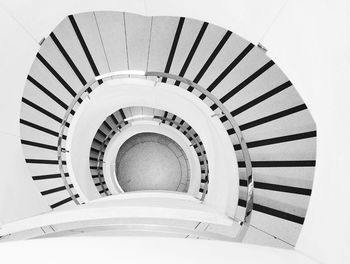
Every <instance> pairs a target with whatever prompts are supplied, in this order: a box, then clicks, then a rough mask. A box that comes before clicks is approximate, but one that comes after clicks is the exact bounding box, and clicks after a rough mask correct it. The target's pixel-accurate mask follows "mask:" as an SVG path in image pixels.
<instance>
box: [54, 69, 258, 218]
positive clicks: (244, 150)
mask: <svg viewBox="0 0 350 264" xmlns="http://www.w3.org/2000/svg"><path fill="white" fill-rule="evenodd" d="M113 76H128V77H131V76H145V77H157V79H159V78H160V77H165V78H169V79H173V80H176V81H179V82H182V83H185V84H187V85H189V86H191V87H193V88H194V89H196V90H198V91H199V92H200V93H202V94H204V95H205V96H206V97H207V98H209V99H210V100H211V101H212V102H214V103H215V104H216V105H217V106H218V108H219V109H220V110H221V112H222V113H223V114H224V115H225V116H226V117H227V119H228V121H229V123H230V124H231V126H232V127H233V129H234V131H235V134H236V136H237V139H238V142H239V144H240V145H241V150H242V153H243V158H244V162H245V165H246V166H245V167H246V180H247V200H246V210H245V216H244V221H243V223H247V222H249V221H250V218H251V213H252V210H253V196H254V193H253V192H254V180H253V175H252V162H251V159H250V155H249V151H248V147H247V144H246V142H245V140H244V137H243V134H242V132H241V130H240V128H239V126H238V124H237V123H236V122H235V120H234V119H233V117H232V115H231V113H230V112H229V110H228V109H227V108H226V107H225V106H224V105H223V103H221V102H220V100H219V99H217V98H216V97H215V96H214V95H212V94H211V93H210V92H208V91H207V90H206V89H204V88H203V87H201V86H200V85H198V84H197V83H195V82H193V81H191V80H188V79H186V78H184V77H180V76H177V75H173V74H169V73H163V72H143V71H119V72H110V73H107V74H103V75H99V76H97V77H95V78H94V79H92V80H91V81H89V82H88V83H87V84H85V85H84V87H83V88H82V89H81V90H80V91H79V92H78V93H77V95H76V96H75V97H74V99H73V101H72V102H71V104H70V105H69V107H68V108H67V110H66V113H65V115H64V118H63V120H62V123H61V126H60V129H59V137H58V147H57V157H58V164H59V168H60V174H61V178H62V180H63V182H64V186H65V187H66V189H67V191H68V193H69V195H70V196H71V198H72V199H73V201H74V202H75V203H76V204H79V201H78V200H77V199H76V198H75V196H74V194H73V192H72V190H71V189H70V187H69V184H68V182H67V179H66V176H65V174H64V170H63V162H62V146H61V144H62V137H63V134H64V131H65V124H66V123H67V119H68V117H69V115H70V114H71V110H72V109H73V108H74V106H75V105H76V103H77V102H78V100H79V98H80V97H81V96H82V95H83V94H84V93H86V92H88V89H89V88H90V86H92V85H93V84H94V83H95V82H97V81H99V80H102V79H105V78H109V77H113Z"/></svg>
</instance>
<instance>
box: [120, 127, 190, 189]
mask: <svg viewBox="0 0 350 264" xmlns="http://www.w3.org/2000/svg"><path fill="white" fill-rule="evenodd" d="M189 170H190V168H189V165H188V161H187V157H186V156H185V153H184V152H183V150H182V149H181V147H180V146H179V145H178V144H177V143H176V142H174V141H173V140H172V139H170V138H168V137H166V136H163V135H160V134H156V133H141V134H137V135H135V136H133V137H131V138H130V139H128V140H127V141H126V142H125V143H124V144H123V145H122V147H121V148H120V149H119V151H118V155H117V159H116V176H117V181H118V183H119V185H120V187H121V188H122V189H123V190H124V191H125V192H128V191H141V190H167V191H181V192H184V191H187V188H188V183H189V175H190V173H189Z"/></svg>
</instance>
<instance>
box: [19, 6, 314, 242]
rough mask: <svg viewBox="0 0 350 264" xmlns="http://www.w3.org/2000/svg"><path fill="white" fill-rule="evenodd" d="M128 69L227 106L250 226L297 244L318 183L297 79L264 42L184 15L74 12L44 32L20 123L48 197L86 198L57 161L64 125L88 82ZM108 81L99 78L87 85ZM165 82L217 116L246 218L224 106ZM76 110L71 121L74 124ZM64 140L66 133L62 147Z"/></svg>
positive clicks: (58, 201)
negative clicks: (249, 204) (250, 191)
mask: <svg viewBox="0 0 350 264" xmlns="http://www.w3.org/2000/svg"><path fill="white" fill-rule="evenodd" d="M124 70H135V71H136V70H137V71H143V72H146V73H147V72H160V73H169V74H172V75H175V76H178V77H183V78H185V79H187V80H190V81H192V82H193V83H195V84H198V85H200V86H201V87H203V88H205V89H206V91H207V92H209V93H210V94H211V95H212V96H213V97H215V98H217V99H218V100H219V101H220V103H222V104H223V105H224V106H225V107H226V109H228V110H229V111H230V114H231V117H232V118H233V119H234V120H235V122H236V123H237V124H238V125H239V129H240V131H241V132H242V136H243V138H244V141H245V142H246V146H247V147H248V150H249V156H250V159H251V165H252V177H253V180H254V198H253V211H252V213H251V216H250V217H251V219H250V224H249V225H250V226H251V227H253V228H256V229H258V230H262V231H263V232H266V233H268V234H270V235H272V236H276V237H278V238H279V239H281V240H283V241H286V242H287V243H289V244H292V245H295V243H296V240H297V238H298V235H299V232H300V230H301V227H302V224H303V222H304V219H305V215H306V211H307V207H308V202H309V198H310V195H311V190H312V183H313V177H314V168H315V155H316V125H315V122H314V121H313V119H312V117H311V114H310V112H309V111H308V109H307V106H306V105H305V103H304V102H303V100H302V98H301V97H300V96H299V94H298V92H297V90H296V89H295V87H294V86H293V84H292V82H291V81H290V80H288V78H287V77H286V76H285V74H284V73H283V72H282V71H281V69H280V68H279V67H278V66H277V65H276V64H275V63H274V62H273V61H272V60H271V59H270V58H269V57H268V56H267V55H266V53H265V51H264V50H263V49H261V48H260V47H258V46H256V45H254V44H252V43H250V42H249V41H247V40H244V39H242V38H241V37H239V36H238V35H236V34H234V33H233V32H231V31H229V30H226V29H224V28H221V27H219V26H216V25H212V24H209V23H207V22H203V21H198V20H193V19H190V18H184V17H146V16H141V15H136V14H130V13H122V12H111V11H106V12H88V13H81V14H74V15H70V16H68V17H66V18H65V19H64V20H63V21H62V22H61V23H60V24H59V25H58V26H57V27H56V28H55V29H54V30H53V32H51V34H50V35H49V36H48V37H47V38H46V39H45V41H44V42H43V44H42V46H41V48H40V50H39V52H38V53H37V55H36V58H35V60H34V62H33V65H32V67H31V69H30V72H29V74H28V77H27V82H26V84H25V89H24V93H23V98H22V108H21V119H20V123H21V142H22V146H23V150H24V155H25V158H26V162H27V164H28V166H29V169H30V172H31V176H32V178H33V180H34V181H35V183H36V185H37V187H38V189H39V191H40V192H41V194H42V195H43V197H44V198H45V200H46V202H47V204H48V205H50V206H51V208H52V209H57V208H70V207H74V206H76V205H77V204H79V203H81V201H80V197H79V194H78V192H77V191H76V190H75V188H74V186H73V183H72V181H71V180H70V177H69V174H68V172H67V168H65V172H66V173H65V179H66V181H67V183H68V185H69V189H70V191H71V193H72V194H73V195H74V198H75V199H73V198H72V197H71V195H70V194H69V192H68V191H67V186H66V185H64V184H63V181H62V176H61V173H60V169H59V166H58V160H57V150H58V149H57V146H58V136H59V133H58V131H60V126H61V124H62V122H63V119H64V115H65V113H66V110H67V109H68V108H69V106H70V104H71V102H72V100H73V99H74V97H75V96H76V95H77V94H78V92H79V91H80V90H81V89H82V87H83V86H85V85H86V84H87V83H88V82H89V81H91V80H94V78H95V77H97V76H100V75H102V74H106V73H110V72H116V71H124ZM104 81H105V80H104V79H99V80H98V82H95V83H94V84H93V85H92V86H91V87H89V92H91V91H92V90H94V89H95V88H96V87H98V85H100V84H102V83H103V82H104ZM159 81H161V82H166V83H169V84H171V85H174V86H178V87H179V89H185V90H187V91H188V93H193V94H194V95H196V96H197V97H199V98H200V99H201V100H202V102H203V103H205V104H206V105H207V106H208V107H209V108H211V110H212V111H213V115H216V116H218V117H219V118H220V120H221V122H222V125H223V126H224V127H225V128H226V130H227V135H228V136H229V137H230V139H231V142H232V147H233V148H234V150H235V151H236V156H237V160H238V167H239V174H240V190H239V197H240V199H239V202H238V206H239V207H238V211H237V214H236V216H237V218H238V219H241V220H244V217H245V215H244V214H245V210H246V197H247V194H246V192H247V185H249V184H247V178H246V160H245V158H244V156H243V155H242V145H241V144H240V141H239V140H237V137H236V132H237V131H235V130H234V129H233V128H232V127H231V126H230V124H229V122H228V121H229V120H228V118H227V116H226V115H223V114H222V112H221V110H220V108H219V106H218V105H217V104H215V103H213V101H212V100H210V99H209V98H208V97H207V96H206V95H204V94H203V93H200V92H199V91H198V90H197V89H194V87H193V86H191V85H189V84H188V83H186V82H180V81H179V80H173V79H170V78H165V77H163V78H161V79H160V80H159ZM83 99H84V98H79V100H78V104H79V103H81V102H82V101H83ZM75 110H76V109H72V110H71V111H70V114H71V115H70V116H69V118H68V122H67V123H65V124H64V125H65V126H66V128H67V129H68V128H69V121H70V119H71V118H72V116H73V115H74V113H75ZM116 110H118V109H116ZM164 115H165V112H164V113H163V114H162V117H164ZM169 118H172V116H171V117H169ZM120 121H121V120H120ZM168 123H170V122H169V121H168ZM189 125H190V124H189ZM65 139H66V135H63V142H62V145H63V148H64V145H65ZM213 140H216V139H213ZM209 162H210V160H209ZM63 165H64V167H65V165H66V164H65V156H64V153H63ZM208 191H209V192H210V190H208Z"/></svg>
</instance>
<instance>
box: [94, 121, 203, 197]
mask: <svg viewBox="0 0 350 264" xmlns="http://www.w3.org/2000/svg"><path fill="white" fill-rule="evenodd" d="M137 119H140V120H147V119H149V120H154V119H159V120H162V121H163V120H165V121H168V122H172V123H174V124H175V125H177V126H179V127H180V128H181V129H183V130H184V131H186V133H187V134H188V135H189V136H190V137H191V138H193V141H194V142H195V144H197V146H198V148H199V151H200V153H201V155H202V157H203V159H204V175H205V178H209V177H208V162H207V158H206V154H205V153H204V151H203V149H202V148H201V147H200V144H199V141H198V140H197V139H196V138H195V137H194V135H192V133H191V132H190V131H188V130H187V129H186V128H184V127H183V125H181V124H180V123H179V122H176V121H175V120H172V119H170V118H166V117H161V116H159V117H154V116H153V117H149V118H146V117H144V116H143V117H139V118H137ZM133 120H136V119H133ZM129 121H130V120H129V119H128V120H123V121H122V122H120V123H118V126H120V125H122V124H124V123H126V122H129ZM118 126H117V127H116V128H117V131H120V129H119V128H118ZM115 130H116V129H115V128H113V129H112V130H111V131H110V132H109V133H108V134H107V135H106V137H105V138H104V139H103V141H102V143H101V145H100V149H99V152H98V155H97V176H98V179H99V181H100V183H101V186H102V189H103V191H104V193H106V189H105V188H104V186H103V184H102V178H101V173H100V163H101V162H100V161H101V156H102V150H103V149H104V146H105V142H106V141H107V140H108V139H109V137H110V135H111V134H112V133H113V132H114V131H115ZM207 189H208V181H206V182H205V187H204V189H203V190H204V191H203V193H202V197H201V199H200V200H201V201H204V198H205V194H206V190H207Z"/></svg>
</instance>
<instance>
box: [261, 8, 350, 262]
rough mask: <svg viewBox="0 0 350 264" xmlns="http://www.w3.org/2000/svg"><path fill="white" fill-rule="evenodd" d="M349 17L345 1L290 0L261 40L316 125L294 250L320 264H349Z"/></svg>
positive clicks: (349, 9) (349, 11)
mask: <svg viewBox="0 0 350 264" xmlns="http://www.w3.org/2000/svg"><path fill="white" fill-rule="evenodd" d="M349 13H350V2H349V1H289V3H288V5H287V6H286V8H285V10H284V12H283V13H282V14H281V16H280V18H279V19H277V20H276V24H275V25H274V26H273V27H272V29H271V31H270V33H269V34H268V35H267V36H266V40H265V41H264V44H265V45H266V46H267V47H268V49H269V52H268V54H269V55H270V56H271V57H272V58H273V59H275V61H276V63H277V64H278V65H279V66H280V67H281V68H282V69H284V71H285V73H286V74H287V76H288V77H289V78H290V79H291V81H292V82H293V83H294V84H295V87H296V88H297V89H298V91H299V92H300V94H301V96H302V97H303V98H304V100H305V102H306V103H307V105H308V106H309V108H310V111H311V113H312V115H313V117H314V119H315V121H316V125H317V134H318V135H317V159H316V163H317V164H316V175H315V181H314V185H313V191H312V196H311V201H310V205H309V210H308V212H307V215H306V221H305V224H304V227H303V229H302V232H301V236H300V237H299V241H298V243H297V246H296V247H297V249H298V250H299V251H302V252H304V253H305V254H308V255H311V256H314V257H315V258H317V259H319V260H320V261H322V262H324V263H350V252H349V248H350V225H349V223H350V210H349V208H350V207H349V204H348V202H349V191H348V189H349V185H350V177H349V169H348V168H347V166H348V164H349V162H350V155H349V147H350V144H349V140H348V138H349V135H350V125H349V123H350V116H349V113H350V109H349V102H348V100H349V95H350V92H349V83H350V74H349V73H350V50H349V47H350V37H349V26H350V17H349Z"/></svg>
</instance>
